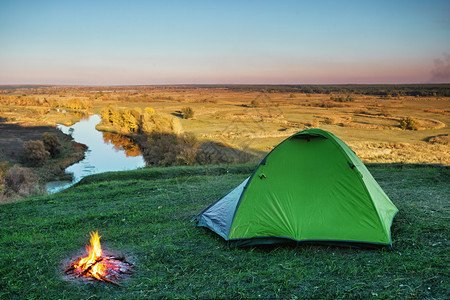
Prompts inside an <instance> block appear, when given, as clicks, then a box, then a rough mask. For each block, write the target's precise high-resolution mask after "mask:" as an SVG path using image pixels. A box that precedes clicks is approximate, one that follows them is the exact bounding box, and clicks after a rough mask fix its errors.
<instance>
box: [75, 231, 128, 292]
mask: <svg viewBox="0 0 450 300" xmlns="http://www.w3.org/2000/svg"><path fill="white" fill-rule="evenodd" d="M90 235H91V243H90V245H87V246H86V251H87V254H88V256H86V257H83V258H77V259H76V260H75V261H74V262H72V263H71V264H70V265H69V267H68V268H67V269H66V274H69V275H73V276H74V277H76V278H79V277H84V278H88V279H96V280H99V281H104V282H109V283H112V284H115V285H119V283H117V282H116V281H118V280H119V279H120V278H121V277H122V276H123V274H132V273H133V272H132V271H131V268H132V267H133V264H131V263H130V262H128V261H126V259H125V257H123V256H115V255H105V254H103V251H102V246H101V245H100V238H101V236H99V235H98V232H91V233H90ZM113 279H114V280H116V281H114V280H113Z"/></svg>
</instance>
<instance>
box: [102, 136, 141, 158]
mask: <svg viewBox="0 0 450 300" xmlns="http://www.w3.org/2000/svg"><path fill="white" fill-rule="evenodd" d="M103 141H104V142H105V144H111V145H112V146H113V148H114V149H116V150H117V151H125V155H126V156H127V157H130V156H131V157H136V156H139V155H142V152H141V149H139V146H138V145H137V144H136V143H135V142H134V141H133V140H132V139H130V138H129V137H126V136H123V135H120V134H114V133H109V132H103Z"/></svg>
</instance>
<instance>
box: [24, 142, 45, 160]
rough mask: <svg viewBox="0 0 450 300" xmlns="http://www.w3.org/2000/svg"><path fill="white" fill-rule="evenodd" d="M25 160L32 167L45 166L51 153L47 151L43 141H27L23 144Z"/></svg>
mask: <svg viewBox="0 0 450 300" xmlns="http://www.w3.org/2000/svg"><path fill="white" fill-rule="evenodd" d="M22 155H23V160H24V161H25V162H26V163H28V164H29V165H31V166H42V165H44V164H45V163H46V162H47V160H48V158H49V157H50V153H49V152H48V151H47V150H45V146H44V143H43V142H42V141H27V142H25V143H24V144H23V154H22Z"/></svg>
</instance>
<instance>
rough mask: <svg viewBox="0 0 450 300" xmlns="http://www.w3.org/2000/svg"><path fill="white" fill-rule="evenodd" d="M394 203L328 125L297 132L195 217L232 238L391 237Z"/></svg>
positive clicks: (363, 240) (244, 241)
mask: <svg viewBox="0 0 450 300" xmlns="http://www.w3.org/2000/svg"><path fill="white" fill-rule="evenodd" d="M397 211H398V210H397V207H395V205H394V204H393V203H392V202H391V201H390V200H389V198H388V196H387V195H386V194H385V193H384V192H383V190H382V189H381V187H380V186H379V185H378V183H377V182H376V181H375V179H374V178H373V177H372V175H371V174H370V172H369V171H368V170H367V168H366V167H365V166H364V164H363V163H362V162H361V160H360V159H359V158H358V157H357V156H356V154H355V153H354V152H353V151H352V150H351V149H350V148H349V147H348V146H347V145H346V144H345V143H344V142H342V141H341V140H340V139H338V138H337V137H336V136H334V135H333V134H332V133H330V132H327V131H323V130H320V129H309V130H305V131H301V132H298V133H296V134H294V135H292V136H291V137H289V138H287V139H286V140H284V141H283V142H282V143H280V144H279V145H278V146H277V147H275V148H274V149H273V150H272V151H271V152H270V153H269V154H268V155H267V156H266V157H265V158H264V159H263V160H262V162H261V163H260V164H259V165H258V167H257V168H256V170H255V171H254V172H253V174H252V175H251V176H250V177H248V178H247V179H246V180H244V181H243V182H242V183H241V184H240V185H239V186H237V187H236V188H235V189H233V190H232V191H231V192H229V193H228V194H227V195H225V196H224V197H222V198H220V199H219V200H218V201H216V202H214V203H213V204H211V205H210V206H208V207H207V208H205V209H204V210H203V211H202V212H200V213H199V214H198V215H197V216H195V217H194V219H193V220H197V221H198V223H197V225H198V226H204V227H207V228H209V229H211V230H212V231H214V232H216V233H217V234H219V235H220V236H221V237H223V238H224V239H225V240H226V241H229V242H231V246H246V245H256V244H273V243H280V242H286V241H296V242H325V243H332V244H335V243H338V244H341V243H358V244H365V245H371V244H375V245H388V246H391V245H392V241H391V234H390V231H391V224H392V220H393V218H394V216H395V214H396V213H397Z"/></svg>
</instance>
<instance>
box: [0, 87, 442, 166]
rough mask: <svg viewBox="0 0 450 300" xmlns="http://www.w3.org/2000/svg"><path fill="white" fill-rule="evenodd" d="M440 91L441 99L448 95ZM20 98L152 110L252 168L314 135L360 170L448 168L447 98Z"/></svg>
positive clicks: (211, 93)
mask: <svg viewBox="0 0 450 300" xmlns="http://www.w3.org/2000/svg"><path fill="white" fill-rule="evenodd" d="M370 88H373V87H371V86H368V87H366V89H368V90H369V89H370ZM338 91H339V90H338ZM362 91H365V90H364V89H362ZM443 91H444V92H443V94H445V95H446V93H447V90H446V89H445V88H444V90H443ZM21 94H22V95H29V94H31V95H32V96H30V97H33V99H35V101H37V100H39V101H41V102H43V99H46V101H47V102H48V103H52V102H59V103H64V102H68V101H71V100H73V99H79V100H83V101H89V102H90V103H91V104H92V109H91V112H94V113H98V114H100V112H101V110H102V109H103V108H105V107H106V106H108V105H112V106H113V107H116V108H118V109H123V110H125V109H131V108H135V107H139V108H141V109H143V108H145V107H151V108H153V109H154V110H155V111H156V112H157V113H162V114H167V115H169V116H172V117H173V118H176V119H179V121H180V122H181V124H182V128H183V130H184V132H188V133H192V134H194V135H195V136H196V137H197V138H198V139H200V140H201V141H214V142H219V143H223V144H225V145H227V146H229V147H232V148H236V149H238V150H240V151H245V152H250V153H251V154H253V155H255V156H256V158H255V161H257V160H259V159H260V158H261V157H262V156H264V154H265V153H267V152H268V151H270V150H271V149H272V148H273V147H274V146H276V145H277V144H278V143H279V142H281V141H282V140H284V139H285V138H287V137H288V136H290V135H292V134H293V133H295V132H297V131H300V130H303V129H306V128H310V127H319V128H322V129H324V130H328V131H331V132H332V133H334V134H335V135H336V136H338V137H339V138H340V139H342V140H344V141H345V142H346V143H348V144H349V145H350V146H351V147H352V148H353V149H354V150H355V152H357V154H358V155H359V156H360V157H361V158H362V160H363V161H365V162H380V163H385V162H403V163H441V164H446V165H449V164H450V147H449V144H448V140H449V137H448V136H449V134H450V130H449V127H448V126H449V124H450V97H445V96H419V95H416V96H407V95H396V96H391V95H387V96H386V95H381V96H380V95H368V94H346V93H342V92H335V93H333V92H328V94H324V93H322V94H314V93H313V94H309V93H308V94H305V93H299V92H283V90H282V89H281V90H280V91H277V90H269V91H267V90H264V89H262V88H258V86H256V87H251V86H250V87H241V88H234V89H233V88H230V89H228V88H225V87H222V88H219V87H207V88H201V87H200V86H191V87H183V86H178V87H177V86H168V87H116V88H115V87H105V88H101V87H94V88H88V87H85V88H83V87H79V88H75V87H72V88H71V87H60V88H53V89H45V88H41V89H29V90H28V89H25V90H23V92H22V91H21V92H18V91H16V90H13V92H8V90H6V91H4V92H3V95H5V96H3V97H7V96H8V97H9V96H11V95H16V96H17V95H21ZM6 95H7V96H6ZM22 97H25V96H22ZM44 104H47V103H44ZM183 107H191V108H192V109H193V110H194V117H193V118H190V119H183V118H182V115H181V113H180V111H181V110H182V108H183ZM33 110H35V113H33ZM0 117H2V119H3V120H7V122H16V123H20V124H24V125H26V124H30V123H33V122H34V124H36V123H39V124H43V123H46V124H55V123H56V122H60V123H61V122H64V123H66V124H70V123H73V122H74V121H75V120H76V119H77V116H76V115H74V114H71V113H69V112H66V113H63V112H62V110H61V111H60V112H59V113H58V112H56V111H55V110H52V109H48V108H47V109H45V108H44V109H43V107H42V105H41V106H32V105H31V106H26V107H22V108H20V107H16V106H11V105H8V106H0ZM406 117H410V118H413V119H415V120H416V121H417V122H418V130H402V129H401V128H400V122H401V120H402V119H403V118H406ZM78 118H79V116H78ZM435 137H439V138H437V139H436V138H435ZM0 138H1V137H0Z"/></svg>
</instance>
